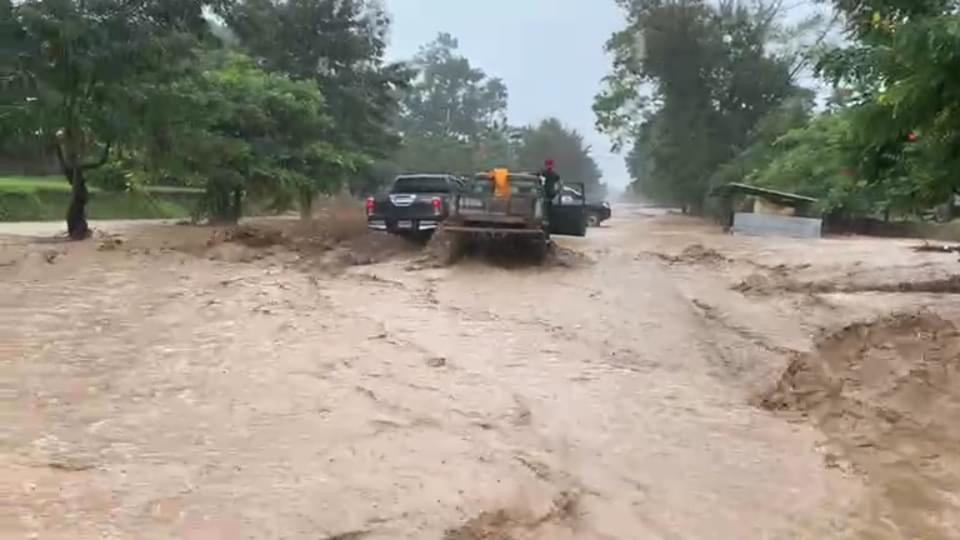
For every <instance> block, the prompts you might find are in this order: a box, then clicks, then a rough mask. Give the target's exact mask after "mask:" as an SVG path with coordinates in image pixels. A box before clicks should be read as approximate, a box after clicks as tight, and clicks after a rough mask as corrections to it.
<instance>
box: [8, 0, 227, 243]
mask: <svg viewBox="0 0 960 540" xmlns="http://www.w3.org/2000/svg"><path fill="white" fill-rule="evenodd" d="M205 7H219V6H208V5H207V3H204V2H197V1H187V0H175V1H165V0H144V1H140V2H125V1H119V0H117V1H109V0H100V1H96V2H93V1H90V2H84V1H70V0H23V1H20V2H16V3H11V2H9V1H6V2H4V3H3V4H2V5H0V10H2V11H3V12H4V15H5V17H4V21H3V24H2V25H0V32H2V36H0V45H2V47H3V48H4V54H3V57H4V58H3V60H2V61H0V77H2V78H3V84H4V91H3V92H2V96H0V100H3V101H6V103H2V104H0V107H2V109H0V110H2V111H4V112H3V113H2V114H4V118H3V124H4V132H5V135H6V136H8V137H12V138H14V139H18V140H21V141H24V140H28V141H36V142H37V143H38V144H41V145H43V146H44V147H46V148H49V149H51V152H52V153H54V154H55V155H56V156H57V159H58V162H59V164H60V168H61V170H62V172H63V175H64V176H65V178H66V179H67V180H68V181H69V182H70V185H71V192H72V197H71V202H70V206H69V209H68V211H67V228H68V231H69V235H70V237H71V238H74V239H82V238H86V237H87V236H88V235H89V228H88V225H87V221H86V204H87V200H88V188H87V183H86V173H87V172H89V171H90V170H92V169H95V168H97V167H100V166H102V165H103V164H105V163H107V162H108V160H109V159H110V158H111V156H112V153H111V151H112V149H114V148H115V147H116V146H118V145H119V144H121V143H122V142H123V141H126V140H130V139H132V138H136V137H137V136H138V135H141V134H138V133H137V132H138V130H139V128H140V126H141V122H140V118H142V116H143V115H144V114H146V113H147V112H146V111H147V110H148V109H149V108H150V103H149V99H148V98H147V96H149V95H150V94H151V91H152V90H153V89H154V88H157V87H158V86H162V85H164V84H166V83H167V82H169V81H170V80H172V79H173V78H174V77H175V76H177V75H178V74H179V73H182V72H183V70H185V69H186V68H187V67H188V66H189V64H190V62H191V56H192V55H191V51H192V49H193V47H194V46H195V45H196V43H197V42H198V40H200V39H202V38H203V36H204V34H205V32H206V22H205V19H204V17H203V10H204V8H205Z"/></svg>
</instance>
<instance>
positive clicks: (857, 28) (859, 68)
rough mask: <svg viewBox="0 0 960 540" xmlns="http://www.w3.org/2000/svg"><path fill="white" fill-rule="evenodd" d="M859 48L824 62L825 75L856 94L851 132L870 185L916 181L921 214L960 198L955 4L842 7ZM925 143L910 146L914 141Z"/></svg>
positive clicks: (958, 17) (874, 0) (863, 0)
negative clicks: (907, 171)
mask: <svg viewBox="0 0 960 540" xmlns="http://www.w3.org/2000/svg"><path fill="white" fill-rule="evenodd" d="M834 4H835V6H836V7H837V9H838V10H840V11H841V12H842V13H843V14H844V15H845V18H846V21H847V31H848V36H849V37H850V38H852V40H853V42H852V44H850V45H848V46H844V47H839V48H836V49H833V50H832V51H830V52H829V53H828V54H826V55H824V57H823V58H822V59H821V61H820V64H819V66H818V67H819V69H820V72H821V73H822V74H823V75H825V76H827V77H828V78H829V79H830V80H831V81H833V82H834V83H835V84H837V85H840V86H844V87H846V88H848V89H849V92H848V93H849V94H850V95H849V97H848V99H847V102H848V103H849V106H850V107H851V109H853V110H854V113H853V116H851V121H852V124H851V129H852V130H853V131H852V132H853V135H854V136H855V137H856V138H857V141H858V143H859V144H860V145H861V146H862V147H863V148H864V153H865V159H863V160H861V163H860V167H859V169H858V173H859V174H860V175H861V176H862V177H863V178H864V179H865V180H867V181H868V182H870V183H871V184H885V183H887V182H889V179H890V178H891V177H892V178H897V177H901V176H902V174H903V170H904V168H905V167H907V168H909V169H910V171H911V176H912V177H913V178H914V179H915V180H914V184H915V185H914V186H913V188H915V189H906V190H904V189H901V190H898V192H904V191H906V192H908V193H911V194H912V195H911V196H912V197H914V198H915V206H922V205H930V204H933V203H934V202H935V201H943V200H947V199H948V198H952V196H953V195H954V194H955V193H957V192H960V111H958V110H957V107H956V102H957V99H958V98H960V32H958V30H957V29H958V28H960V14H958V12H957V8H958V6H957V4H956V2H955V1H953V0H912V1H904V0H859V1H854V0H836V1H835V2H834ZM911 133H915V134H917V135H918V136H919V141H917V143H916V144H908V135H909V134H911Z"/></svg>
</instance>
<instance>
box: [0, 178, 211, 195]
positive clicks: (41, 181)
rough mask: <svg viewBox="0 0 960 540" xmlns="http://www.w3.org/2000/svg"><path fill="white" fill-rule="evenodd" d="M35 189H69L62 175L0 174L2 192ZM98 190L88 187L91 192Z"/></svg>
mask: <svg viewBox="0 0 960 540" xmlns="http://www.w3.org/2000/svg"><path fill="white" fill-rule="evenodd" d="M143 190H144V191H146V192H147V193H185V194H200V193H203V190H202V189H200V188H191V187H181V186H144V187H143ZM37 191H62V192H67V191H70V184H68V183H67V179H66V178H64V177H62V176H0V192H4V193H36V192H37ZM98 191H100V189H99V188H96V187H93V186H91V187H90V192H91V193H96V192H98Z"/></svg>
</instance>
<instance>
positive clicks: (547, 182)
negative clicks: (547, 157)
mask: <svg viewBox="0 0 960 540" xmlns="http://www.w3.org/2000/svg"><path fill="white" fill-rule="evenodd" d="M540 176H542V177H543V189H544V191H546V194H547V197H549V198H551V199H552V198H553V197H554V196H555V195H556V194H557V184H559V183H560V175H559V174H557V173H556V172H555V171H553V170H550V169H544V170H542V171H540Z"/></svg>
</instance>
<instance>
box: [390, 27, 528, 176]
mask: <svg viewBox="0 0 960 540" xmlns="http://www.w3.org/2000/svg"><path fill="white" fill-rule="evenodd" d="M410 66H411V67H412V68H414V69H415V70H416V77H415V79H414V80H413V84H412V85H411V87H410V89H409V90H408V91H407V92H406V93H405V94H404V96H403V99H402V108H401V110H400V114H399V117H398V119H397V126H398V128H399V130H400V132H401V133H402V135H403V143H402V147H401V148H400V149H399V151H397V152H396V153H395V154H394V155H393V156H392V157H391V159H390V160H389V165H388V168H389V169H390V170H392V171H395V172H423V171H432V172H445V171H447V172H458V173H463V174H469V173H472V172H473V171H475V170H478V169H486V168H489V167H494V166H510V165H511V164H512V163H513V160H514V156H513V146H512V142H511V139H510V130H509V128H508V127H507V88H506V86H505V85H504V83H503V81H501V80H500V79H498V78H495V77H491V76H489V75H487V73H486V72H484V71H483V70H482V69H480V68H477V67H474V66H473V65H472V64H471V63H470V61H469V60H468V59H467V58H465V57H464V56H462V55H461V54H459V52H458V43H457V40H456V39H455V38H454V37H453V36H451V35H449V34H445V33H441V34H440V35H439V36H438V37H437V38H436V39H435V40H434V41H432V42H430V43H428V44H426V45H425V46H423V47H422V48H421V49H420V52H419V53H418V54H417V55H416V56H415V57H414V58H413V59H412V60H411V62H410Z"/></svg>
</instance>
